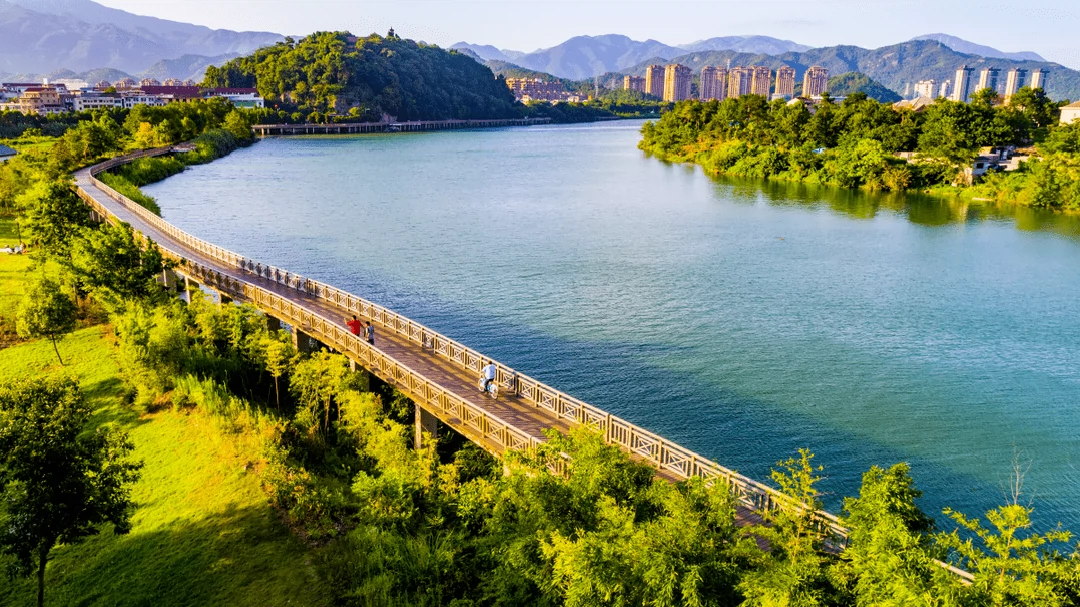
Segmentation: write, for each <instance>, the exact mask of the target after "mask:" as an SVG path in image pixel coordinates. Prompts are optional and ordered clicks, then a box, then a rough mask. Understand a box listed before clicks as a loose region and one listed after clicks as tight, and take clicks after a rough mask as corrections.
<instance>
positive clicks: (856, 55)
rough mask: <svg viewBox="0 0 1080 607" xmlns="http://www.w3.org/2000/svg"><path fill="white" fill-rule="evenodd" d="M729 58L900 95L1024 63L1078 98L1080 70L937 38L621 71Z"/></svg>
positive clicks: (716, 54)
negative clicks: (873, 85)
mask: <svg viewBox="0 0 1080 607" xmlns="http://www.w3.org/2000/svg"><path fill="white" fill-rule="evenodd" d="M729 61H730V63H731V65H765V66H768V67H771V68H772V69H774V70H775V69H777V68H779V67H781V66H784V65H788V66H791V67H793V68H795V71H796V72H797V78H798V79H799V80H801V79H802V75H803V73H804V72H805V71H806V68H808V67H810V66H811V65H821V66H824V67H826V68H828V69H829V73H831V74H833V75H839V74H845V73H847V72H862V73H863V74H866V75H867V76H869V77H870V78H873V79H874V80H876V81H878V82H880V83H882V84H884V85H885V86H887V87H889V88H890V89H892V90H893V91H895V92H897V93H900V94H903V93H904V91H905V89H906V88H907V87H908V85H914V84H915V83H916V82H918V81H920V80H928V79H931V78H933V79H935V80H937V81H938V82H941V81H943V80H951V79H952V78H953V77H954V75H955V74H956V68H958V67H960V66H961V65H967V66H969V67H973V68H975V70H976V74H975V78H978V73H977V72H978V71H979V70H981V69H982V68H984V67H997V68H1000V69H1001V77H1002V78H1004V76H1005V72H1006V71H1008V70H1009V69H1011V68H1013V67H1022V68H1025V69H1027V70H1028V71H1029V72H1030V71H1031V70H1033V69H1035V68H1042V69H1043V70H1047V71H1048V72H1049V78H1048V81H1047V86H1046V87H1045V89H1046V93H1047V94H1048V95H1050V97H1052V98H1054V99H1058V100H1061V99H1080V72H1078V71H1076V70H1071V69H1069V68H1067V67H1065V66H1062V65H1059V64H1057V63H1050V62H1045V61H1021V60H1016V59H1000V58H987V57H981V56H979V55H968V54H964V53H958V52H956V51H954V50H953V49H951V48H949V47H947V46H945V45H944V44H942V43H940V42H937V41H934V40H912V41H909V42H904V43H901V44H894V45H891V46H884V47H881V48H877V49H865V48H859V47H857V46H830V47H825V48H816V49H811V50H808V51H803V52H790V53H783V54H781V55H762V54H751V53H737V52H734V51H711V52H697V53H688V54H686V55H680V56H678V57H674V58H672V59H671V60H670V61H667V60H663V59H659V58H655V59H651V60H648V61H644V62H642V63H640V64H638V65H635V66H634V67H632V68H630V69H627V70H624V71H623V73H625V74H633V75H635V76H644V75H645V68H646V67H648V66H649V64H650V63H670V62H674V63H681V64H683V65H687V66H690V67H691V68H693V69H694V70H695V71H700V70H701V68H702V67H704V66H706V65H721V66H722V65H727V64H728V62H729Z"/></svg>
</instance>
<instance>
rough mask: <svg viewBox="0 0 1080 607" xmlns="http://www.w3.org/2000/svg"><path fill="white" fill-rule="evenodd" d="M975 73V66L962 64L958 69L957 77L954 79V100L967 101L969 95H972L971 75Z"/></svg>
mask: <svg viewBox="0 0 1080 607" xmlns="http://www.w3.org/2000/svg"><path fill="white" fill-rule="evenodd" d="M974 73H975V68H973V67H968V66H966V65H961V66H960V67H959V68H957V70H956V78H954V79H953V91H952V97H950V98H951V99H952V100H953V101H959V102H961V103H967V100H968V97H970V96H971V93H972V91H971V75H972V74H974Z"/></svg>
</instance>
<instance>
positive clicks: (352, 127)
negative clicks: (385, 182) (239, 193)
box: [251, 118, 551, 137]
mask: <svg viewBox="0 0 1080 607" xmlns="http://www.w3.org/2000/svg"><path fill="white" fill-rule="evenodd" d="M549 122H551V118H503V119H490V120H412V121H405V122H385V121H384V122H336V123H328V124H312V123H307V124H256V125H255V126H253V127H251V129H252V130H253V131H255V134H256V135H258V136H260V137H267V136H273V135H355V134H359V133H411V132H419V131H446V130H457V129H487V128H495V127H504V126H532V125H535V124H548V123H549Z"/></svg>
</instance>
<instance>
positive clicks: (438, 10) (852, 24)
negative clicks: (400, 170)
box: [96, 0, 1080, 69]
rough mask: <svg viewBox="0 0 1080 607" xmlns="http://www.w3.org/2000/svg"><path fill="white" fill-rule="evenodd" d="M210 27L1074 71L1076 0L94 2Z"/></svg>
mask: <svg viewBox="0 0 1080 607" xmlns="http://www.w3.org/2000/svg"><path fill="white" fill-rule="evenodd" d="M96 1H97V2H99V3H101V4H104V5H106V6H111V7H114V8H119V9H123V10H126V11H129V12H132V13H136V14H140V15H151V16H155V17H161V18H165V19H172V20H176V21H183V22H187V23H197V24H200V25H207V26H210V27H213V28H224V29H232V30H263V31H272V32H277V33H282V34H290V35H304V34H308V33H311V32H313V31H319V30H341V29H347V30H350V31H352V32H353V33H354V34H360V35H363V34H368V33H372V32H376V33H380V34H382V33H385V32H386V30H388V29H389V28H391V27H393V28H395V30H396V31H397V33H398V34H400V35H402V36H403V37H406V38H412V39H414V40H423V41H425V42H429V43H435V44H439V45H440V46H449V45H451V44H453V43H455V42H460V41H467V42H472V43H476V44H492V45H494V46H497V47H499V48H503V49H514V50H521V51H533V50H536V49H538V48H547V47H551V46H554V45H556V44H559V43H561V42H563V41H564V40H566V39H567V38H570V37H573V36H579V35H599V34H613V33H614V34H624V35H627V36H630V37H631V38H633V39H635V40H646V39H649V38H652V39H654V40H659V41H660V42H664V43H666V44H671V45H677V44H685V43H688V42H694V41H696V40H701V39H705V38H712V37H714V36H730V35H746V34H760V35H766V36H774V37H777V38H784V39H788V40H794V41H795V42H798V43H800V44H806V45H809V46H815V47H816V46H833V45H837V44H853V45H856V46H862V47H865V48H877V47H880V46H886V45H889V44H895V43H897V42H902V41H904V40H908V39H910V38H913V37H915V36H918V35H921V34H930V33H939V32H940V33H946V34H951V35H953V36H959V37H961V38H964V39H966V40H970V41H972V42H976V43H978V44H985V45H987V46H992V47H994V48H997V49H1000V50H1003V51H1034V52H1036V53H1039V54H1040V55H1042V56H1043V57H1046V58H1047V59H1049V60H1051V61H1057V62H1058V63H1062V64H1064V65H1068V66H1069V67H1072V68H1076V69H1080V39H1078V38H1077V36H1076V32H1078V31H1080V2H1077V0H1019V1H1017V0H1013V1H1011V2H993V1H982V2H978V1H972V0H936V1H932V0H907V1H903V0H893V1H885V0H864V1H861V2H843V1H828V0H787V1H782V0H753V1H727V0H662V1H659V0H382V1H375V2H371V1H365V0H96Z"/></svg>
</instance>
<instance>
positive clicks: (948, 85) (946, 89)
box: [938, 80, 952, 99]
mask: <svg viewBox="0 0 1080 607" xmlns="http://www.w3.org/2000/svg"><path fill="white" fill-rule="evenodd" d="M951 92H952V80H946V81H945V82H942V83H941V90H939V91H938V97H944V98H946V99H948V98H949V93H951Z"/></svg>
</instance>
